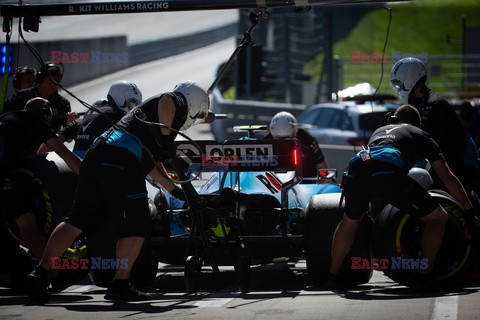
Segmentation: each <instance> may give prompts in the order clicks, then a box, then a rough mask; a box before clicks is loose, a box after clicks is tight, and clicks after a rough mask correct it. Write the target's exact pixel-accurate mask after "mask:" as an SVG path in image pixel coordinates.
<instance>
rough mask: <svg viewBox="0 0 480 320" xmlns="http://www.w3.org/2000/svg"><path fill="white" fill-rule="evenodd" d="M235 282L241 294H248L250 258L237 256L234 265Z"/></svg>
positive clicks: (243, 255)
mask: <svg viewBox="0 0 480 320" xmlns="http://www.w3.org/2000/svg"><path fill="white" fill-rule="evenodd" d="M235 280H236V282H237V286H238V290H239V291H240V292H241V293H247V292H250V256H249V255H245V254H242V255H239V256H238V257H237V261H236V263H235Z"/></svg>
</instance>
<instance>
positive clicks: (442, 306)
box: [432, 295, 458, 320]
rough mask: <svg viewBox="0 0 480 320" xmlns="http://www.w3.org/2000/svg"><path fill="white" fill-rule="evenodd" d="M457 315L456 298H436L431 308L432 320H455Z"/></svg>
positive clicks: (455, 296)
mask: <svg viewBox="0 0 480 320" xmlns="http://www.w3.org/2000/svg"><path fill="white" fill-rule="evenodd" d="M457 314H458V296H457V295H454V296H445V297H437V298H436V299H435V306H434V307H433V314H432V320H437V319H448V320H456V319H457Z"/></svg>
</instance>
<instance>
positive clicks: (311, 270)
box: [305, 193, 373, 286]
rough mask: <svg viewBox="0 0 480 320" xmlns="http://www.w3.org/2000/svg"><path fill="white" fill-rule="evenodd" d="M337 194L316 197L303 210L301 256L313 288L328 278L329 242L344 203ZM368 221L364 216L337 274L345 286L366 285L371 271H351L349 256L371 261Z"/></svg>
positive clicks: (330, 249) (330, 246)
mask: <svg viewBox="0 0 480 320" xmlns="http://www.w3.org/2000/svg"><path fill="white" fill-rule="evenodd" d="M340 197H341V194H340V193H329V194H318V195H315V196H313V197H312V198H311V199H310V202H309V204H308V207H307V211H306V234H305V245H306V246H305V253H306V264H307V274H308V277H309V279H310V282H311V284H312V285H313V286H322V285H324V284H325V282H326V281H327V279H328V275H329V271H330V263H331V252H332V240H333V234H334V232H335V229H336V227H337V225H338V223H339V222H340V220H341V219H342V216H343V212H344V204H343V203H342V206H339V204H340ZM370 226H371V222H370V219H368V217H365V218H364V219H363V221H362V223H361V224H360V227H359V229H358V230H357V235H356V237H355V240H354V242H353V245H352V248H351V249H350V252H349V254H348V256H347V258H346V259H345V262H344V264H343V266H342V268H341V270H340V272H339V274H338V275H339V279H341V280H342V283H345V284H348V285H357V284H362V283H367V282H368V281H370V278H371V277H372V273H373V270H372V269H352V268H351V262H350V261H351V257H360V258H362V259H368V260H369V261H370V259H371V250H370V236H371V231H370Z"/></svg>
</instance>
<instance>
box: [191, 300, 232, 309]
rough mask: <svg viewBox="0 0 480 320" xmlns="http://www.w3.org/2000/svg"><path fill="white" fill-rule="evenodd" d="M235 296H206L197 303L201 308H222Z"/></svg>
mask: <svg viewBox="0 0 480 320" xmlns="http://www.w3.org/2000/svg"><path fill="white" fill-rule="evenodd" d="M233 299H234V298H205V299H202V300H200V301H198V302H196V303H195V306H196V307H200V308H221V307H223V306H224V305H226V304H227V303H229V302H230V301H232V300H233Z"/></svg>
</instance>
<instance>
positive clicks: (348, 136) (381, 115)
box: [297, 101, 398, 146]
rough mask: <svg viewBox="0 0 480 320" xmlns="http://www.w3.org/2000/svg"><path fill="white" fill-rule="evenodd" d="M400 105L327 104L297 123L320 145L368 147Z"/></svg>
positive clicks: (322, 104)
mask: <svg viewBox="0 0 480 320" xmlns="http://www.w3.org/2000/svg"><path fill="white" fill-rule="evenodd" d="M397 107H398V105H396V104H391V103H387V104H379V103H377V102H370V101H367V102H364V103H362V104H357V103H356V102H355V101H341V102H327V103H320V104H316V105H313V106H311V107H309V108H307V109H306V110H305V111H303V112H302V113H301V114H300V115H299V116H298V117H297V120H298V122H299V124H300V126H302V127H303V128H305V129H307V130H308V131H309V132H310V133H311V134H312V135H313V136H314V137H315V138H316V139H317V141H318V143H319V144H334V145H348V146H363V145H366V144H367V142H368V139H369V138H370V136H371V135H372V133H373V131H374V130H375V129H377V128H379V127H381V126H383V125H386V123H387V113H388V112H390V111H394V110H395V109H396V108H397Z"/></svg>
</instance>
